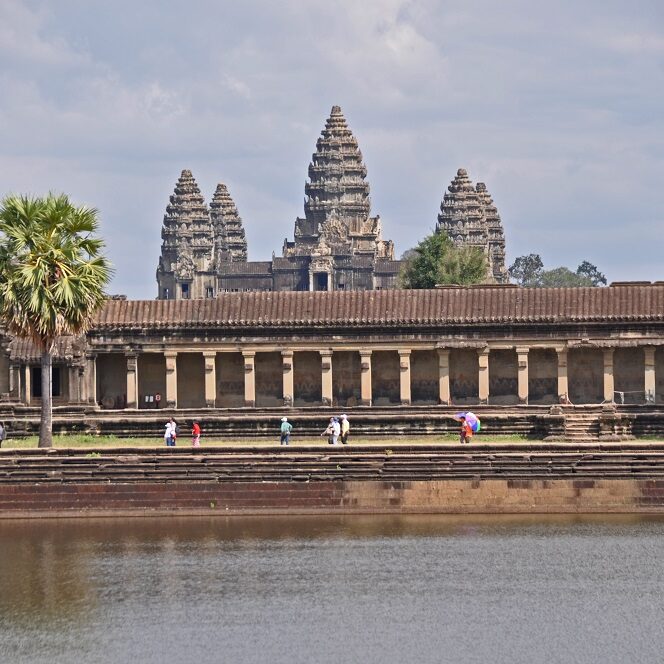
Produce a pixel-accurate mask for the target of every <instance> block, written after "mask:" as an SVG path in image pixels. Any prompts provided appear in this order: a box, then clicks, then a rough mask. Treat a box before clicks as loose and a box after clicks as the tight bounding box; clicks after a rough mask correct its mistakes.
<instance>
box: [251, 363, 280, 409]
mask: <svg viewBox="0 0 664 664" xmlns="http://www.w3.org/2000/svg"><path fill="white" fill-rule="evenodd" d="M255 367H256V406H257V407H258V408H261V407H262V408H272V407H275V406H282V405H283V403H284V382H283V362H282V358H281V353H256V359H255Z"/></svg>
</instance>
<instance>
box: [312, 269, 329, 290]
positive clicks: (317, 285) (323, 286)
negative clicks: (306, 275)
mask: <svg viewBox="0 0 664 664" xmlns="http://www.w3.org/2000/svg"><path fill="white" fill-rule="evenodd" d="M314 290H316V291H326V290H327V272H316V274H314Z"/></svg>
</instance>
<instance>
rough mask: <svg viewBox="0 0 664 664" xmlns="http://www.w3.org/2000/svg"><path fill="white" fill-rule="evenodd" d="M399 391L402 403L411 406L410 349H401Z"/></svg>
mask: <svg viewBox="0 0 664 664" xmlns="http://www.w3.org/2000/svg"><path fill="white" fill-rule="evenodd" d="M399 392H400V394H401V405H402V406H410V350H400V351H399Z"/></svg>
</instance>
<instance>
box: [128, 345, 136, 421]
mask: <svg viewBox="0 0 664 664" xmlns="http://www.w3.org/2000/svg"><path fill="white" fill-rule="evenodd" d="M126 357H127V408H138V355H137V354H136V353H128V354H127V355H126Z"/></svg>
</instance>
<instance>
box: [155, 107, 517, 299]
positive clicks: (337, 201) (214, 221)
mask: <svg viewBox="0 0 664 664" xmlns="http://www.w3.org/2000/svg"><path fill="white" fill-rule="evenodd" d="M366 176H367V168H366V166H365V165H364V161H363V158H362V152H361V151H360V148H359V146H358V143H357V139H356V138H355V136H354V135H353V133H352V131H351V130H350V129H349V127H348V125H347V123H346V119H345V118H344V115H343V113H342V112H341V108H340V107H339V106H333V107H332V111H331V113H330V117H329V118H328V119H327V121H326V123H325V128H324V129H323V131H322V132H321V136H320V138H319V139H318V141H317V143H316V151H315V152H314V153H313V156H312V159H311V163H310V164H309V179H308V181H307V182H306V184H305V189H304V191H305V203H304V217H302V218H300V217H298V218H297V219H296V220H295V234H294V239H293V241H292V242H290V241H288V240H286V241H285V242H284V245H283V250H282V255H281V256H279V257H277V256H275V257H274V258H273V260H271V261H248V260H247V256H248V251H247V240H246V237H245V231H244V227H243V225H242V219H241V217H240V215H239V213H238V209H237V207H236V205H235V203H234V202H233V200H232V198H231V196H230V194H229V192H228V189H227V187H226V185H225V184H221V183H220V184H219V185H218V186H217V189H216V191H215V193H214V196H213V198H212V201H211V203H210V205H209V207H208V206H207V205H206V203H205V200H204V198H203V196H202V194H201V191H200V189H199V187H198V185H197V183H196V181H195V179H194V177H193V175H192V173H191V172H190V171H188V170H184V171H182V174H181V176H180V178H179V180H178V182H177V184H176V186H175V192H174V193H173V195H172V196H171V199H170V203H169V205H168V206H167V208H166V215H165V216H164V222H163V227H162V233H161V235H162V250H161V257H160V259H159V265H158V268H157V284H158V298H159V299H192V298H210V297H216V295H217V294H218V293H220V292H243V291H333V290H335V291H343V290H383V289H391V288H396V287H397V286H398V275H399V272H400V269H401V265H402V262H401V261H399V260H395V258H394V244H393V242H392V241H391V240H384V239H383V238H382V224H381V220H380V216H378V215H376V216H373V217H372V216H371V199H370V196H369V183H368V182H367V180H366ZM427 227H428V226H427V223H426V221H424V220H423V223H422V229H423V234H424V231H425V229H426V228H427ZM436 230H437V231H444V232H446V233H447V234H448V235H449V236H450V237H451V238H452V240H453V241H454V242H455V243H457V244H460V245H470V246H477V247H480V248H482V250H483V251H485V252H486V254H487V257H488V263H489V274H488V275H487V281H488V282H494V283H505V282H506V281H507V273H506V270H505V238H504V235H503V230H502V224H501V221H500V216H499V214H498V211H497V209H496V207H495V205H494V203H493V200H492V199H491V196H490V195H489V193H488V192H487V190H486V186H485V185H484V184H483V183H481V182H479V183H477V185H475V186H474V185H473V184H472V182H471V181H470V179H469V178H468V175H467V173H466V171H465V170H464V169H459V171H458V172H457V175H456V177H455V178H454V180H453V181H452V183H451V185H450V186H449V188H448V191H447V192H446V193H445V196H444V199H443V201H442V203H441V206H440V214H439V215H438V224H437V227H436ZM419 239H420V238H417V240H415V241H414V242H413V244H415V243H416V242H417V241H418V240H419Z"/></svg>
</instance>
